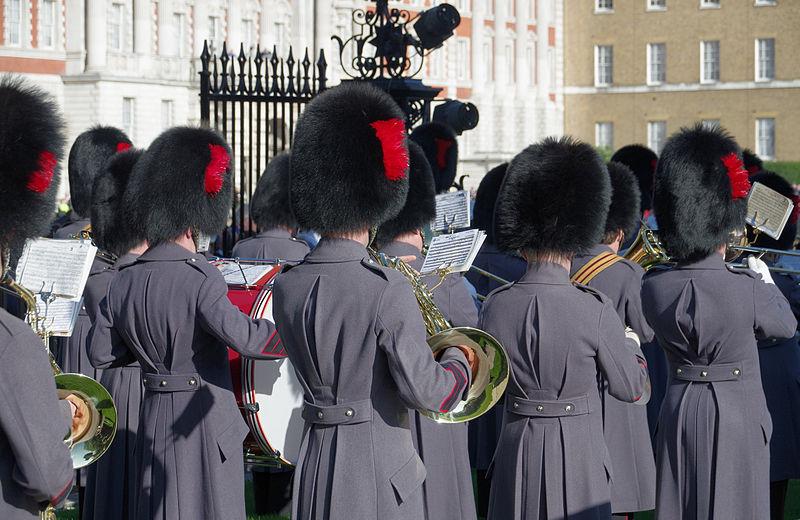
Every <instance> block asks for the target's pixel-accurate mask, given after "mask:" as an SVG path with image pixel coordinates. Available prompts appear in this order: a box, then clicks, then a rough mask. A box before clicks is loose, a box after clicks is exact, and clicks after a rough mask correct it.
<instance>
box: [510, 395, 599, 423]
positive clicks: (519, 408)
mask: <svg viewBox="0 0 800 520" xmlns="http://www.w3.org/2000/svg"><path fill="white" fill-rule="evenodd" d="M506 410H508V411H509V412H511V413H514V414H517V415H524V416H526V417H570V416H573V415H586V414H588V413H589V411H590V410H589V397H588V396H585V395H582V396H579V397H573V398H570V399H559V400H557V401H543V400H540V399H524V398H522V397H518V396H516V395H508V394H507V395H506Z"/></svg>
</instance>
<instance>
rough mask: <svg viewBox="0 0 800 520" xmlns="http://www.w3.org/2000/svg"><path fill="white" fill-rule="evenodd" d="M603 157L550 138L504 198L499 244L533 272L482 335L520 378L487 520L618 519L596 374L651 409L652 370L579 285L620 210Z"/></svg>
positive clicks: (512, 170) (520, 162) (522, 160)
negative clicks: (578, 276) (575, 267)
mask: <svg viewBox="0 0 800 520" xmlns="http://www.w3.org/2000/svg"><path fill="white" fill-rule="evenodd" d="M609 182H610V181H609V177H608V173H607V171H606V167H605V165H604V164H603V162H602V160H601V159H600V157H599V156H598V155H597V153H596V152H595V151H594V149H593V148H592V147H591V146H589V145H587V144H584V143H580V142H578V141H575V140H573V139H572V138H569V137H564V138H562V139H558V140H556V139H554V138H548V139H545V140H544V141H542V142H540V143H537V144H534V145H532V146H529V147H528V148H526V149H525V150H523V151H522V152H520V153H519V154H518V155H517V156H516V157H515V158H514V159H513V160H512V161H511V163H510V164H509V166H508V171H507V172H506V178H505V182H504V183H503V187H502V189H501V191H500V195H499V197H498V199H497V210H496V216H495V219H496V233H497V242H498V245H499V246H500V247H501V248H504V249H505V250H518V251H520V252H521V253H522V254H523V255H524V256H525V258H526V259H527V261H528V270H527V272H526V273H525V275H524V276H523V277H522V278H521V279H520V280H519V281H517V282H516V283H513V284H509V285H506V286H504V287H501V288H499V289H497V290H495V291H494V292H492V293H491V294H490V295H489V297H488V298H487V299H486V301H485V302H484V305H483V309H482V311H481V324H480V327H479V328H481V329H483V330H485V331H486V332H488V333H489V334H492V335H493V336H495V337H496V338H497V339H498V340H499V341H500V342H501V343H502V344H503V345H504V346H505V348H506V351H507V352H508V357H509V359H510V364H511V366H512V369H513V370H512V375H513V377H512V379H511V381H510V382H509V384H508V392H507V393H506V395H505V417H504V421H503V429H502V432H501V434H500V441H499V444H498V447H497V451H496V452H495V457H494V468H493V475H492V490H491V496H490V499H489V518H490V519H493V520H524V519H542V518H547V519H563V518H597V519H599V518H608V517H609V516H610V515H611V503H610V502H611V483H610V477H611V471H612V469H611V464H610V461H609V460H608V456H607V453H608V452H607V450H606V445H605V441H604V438H603V424H602V414H601V408H600V396H599V393H598V391H597V376H598V373H599V372H602V373H603V375H604V377H605V379H606V380H607V381H608V391H609V393H610V394H611V395H612V396H614V397H616V398H617V399H620V400H622V401H626V402H635V401H637V400H641V398H642V396H643V392H644V390H645V388H646V384H647V368H646V365H645V363H644V358H643V355H642V353H641V350H640V349H639V344H638V339H637V338H636V334H635V333H633V332H628V333H626V331H625V327H624V326H623V324H622V322H621V321H620V319H619V316H618V315H617V313H616V311H615V310H614V305H613V303H612V302H611V301H610V300H609V299H608V298H607V297H606V296H604V295H602V294H601V293H600V292H598V291H597V290H595V289H592V288H590V287H587V286H584V285H572V284H571V283H570V278H569V268H570V262H571V260H572V257H573V256H574V255H575V254H576V253H578V252H581V251H585V250H587V249H589V248H591V247H593V246H594V245H595V244H597V243H598V242H599V241H600V239H601V238H602V236H603V231H604V223H605V220H606V214H607V213H608V206H609V202H610V186H609Z"/></svg>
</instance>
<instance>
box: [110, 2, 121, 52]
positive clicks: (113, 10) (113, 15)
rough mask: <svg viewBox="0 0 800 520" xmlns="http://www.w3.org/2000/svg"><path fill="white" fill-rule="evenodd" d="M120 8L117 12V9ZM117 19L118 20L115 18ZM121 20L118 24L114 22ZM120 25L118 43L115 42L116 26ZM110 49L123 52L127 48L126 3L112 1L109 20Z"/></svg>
mask: <svg viewBox="0 0 800 520" xmlns="http://www.w3.org/2000/svg"><path fill="white" fill-rule="evenodd" d="M117 10H119V12H118V13H117V12H116V11H117ZM115 19H116V20H115ZM115 21H116V22H119V23H118V25H117V24H115V23H112V22H115ZM115 26H118V27H119V32H118V33H117V42H116V45H115V44H114V43H113V38H112V36H113V35H114V27H115ZM108 35H109V37H108V49H109V50H110V51H113V52H122V51H123V49H125V4H123V3H121V2H112V3H111V12H110V15H109V20H108Z"/></svg>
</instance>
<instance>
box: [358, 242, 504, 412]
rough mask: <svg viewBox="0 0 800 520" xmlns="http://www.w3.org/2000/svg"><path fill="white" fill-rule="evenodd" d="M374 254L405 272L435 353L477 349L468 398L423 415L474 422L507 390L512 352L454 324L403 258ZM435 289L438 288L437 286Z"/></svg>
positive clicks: (386, 265) (469, 328) (487, 338)
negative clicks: (457, 348) (458, 347)
mask: <svg viewBox="0 0 800 520" xmlns="http://www.w3.org/2000/svg"><path fill="white" fill-rule="evenodd" d="M370 254H371V255H372V257H373V258H374V259H375V260H376V261H378V262H379V263H380V264H381V265H383V266H384V267H390V268H392V269H395V270H397V271H399V272H400V273H402V274H403V275H404V276H405V277H406V279H408V281H409V282H410V283H411V287H412V289H413V290H414V296H416V298H417V304H418V305H419V309H420V312H421V313H422V319H423V321H424V322H425V329H426V331H427V333H428V345H429V346H430V347H431V350H432V351H433V354H434V355H436V354H437V353H438V352H440V351H442V350H444V349H446V348H448V347H451V346H453V345H464V346H466V347H467V348H469V349H471V350H472V351H473V352H475V355H476V357H477V358H478V370H477V373H476V375H475V377H474V378H473V380H472V384H471V385H470V388H469V390H468V391H467V398H466V399H465V400H463V401H461V402H460V403H459V404H458V405H457V406H456V407H455V408H454V409H453V410H451V411H449V412H431V411H424V412H420V413H421V414H423V415H425V416H427V417H429V418H430V419H433V420H434V421H436V422H438V423H461V422H466V421H471V420H472V419H476V418H477V417H480V416H481V415H483V414H484V413H486V412H487V411H488V410H489V409H490V408H491V407H492V406H494V405H495V404H496V403H497V401H498V400H499V399H500V397H501V396H502V395H503V392H504V391H505V389H506V385H507V384H508V378H509V363H508V354H506V351H505V349H504V348H503V346H502V345H501V344H500V342H499V341H497V340H496V339H495V338H493V337H492V336H491V335H490V334H489V333H487V332H484V331H482V330H479V329H475V328H472V327H452V326H451V325H450V323H448V321H447V319H446V318H445V317H444V315H442V312H441V311H440V310H439V309H438V308H437V307H436V304H435V303H434V301H433V294H432V293H431V290H429V289H428V286H427V285H426V284H425V282H424V281H422V277H421V276H420V274H419V273H418V272H417V271H416V270H415V269H414V268H413V267H411V266H410V265H408V264H407V263H406V262H404V261H403V260H401V259H400V258H394V257H389V256H386V255H384V254H382V253H376V252H375V251H374V250H372V249H370ZM434 289H435V288H434Z"/></svg>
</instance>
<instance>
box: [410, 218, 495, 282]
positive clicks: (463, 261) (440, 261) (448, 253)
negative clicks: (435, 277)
mask: <svg viewBox="0 0 800 520" xmlns="http://www.w3.org/2000/svg"><path fill="white" fill-rule="evenodd" d="M484 240H486V233H484V232H483V231H481V230H479V229H470V230H468V231H462V232H460V233H452V234H447V235H439V236H437V237H434V238H433V240H432V241H431V245H430V247H428V254H427V256H425V261H424V262H423V264H422V269H421V270H420V273H422V274H426V273H431V272H433V271H435V270H437V269H439V268H440V267H449V268H450V269H451V270H452V271H454V272H464V271H467V270H468V269H469V268H470V266H471V265H472V262H473V261H474V260H475V256H477V254H478V251H479V250H480V248H481V246H482V245H483V241H484Z"/></svg>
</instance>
